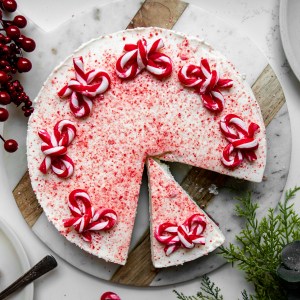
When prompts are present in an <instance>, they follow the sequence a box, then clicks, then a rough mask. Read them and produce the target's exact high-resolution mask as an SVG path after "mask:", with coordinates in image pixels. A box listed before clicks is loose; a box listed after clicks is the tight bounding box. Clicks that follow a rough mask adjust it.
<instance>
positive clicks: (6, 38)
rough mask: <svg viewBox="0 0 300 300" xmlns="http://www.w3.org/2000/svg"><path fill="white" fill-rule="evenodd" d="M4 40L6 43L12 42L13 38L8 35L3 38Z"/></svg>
mask: <svg viewBox="0 0 300 300" xmlns="http://www.w3.org/2000/svg"><path fill="white" fill-rule="evenodd" d="M3 42H4V44H9V43H10V42H11V38H10V37H8V36H6V37H5V38H4V39H3Z"/></svg>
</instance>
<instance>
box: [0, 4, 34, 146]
mask: <svg viewBox="0 0 300 300" xmlns="http://www.w3.org/2000/svg"><path fill="white" fill-rule="evenodd" d="M16 9H17V2H16V1H15V0H0V24H1V26H0V105H2V106H6V105H8V104H10V103H14V104H15V105H16V106H20V105H21V106H22V110H23V111H24V116H25V117H29V116H30V115H31V114H32V112H33V107H32V102H31V101H30V99H29V97H28V96H27V94H26V93H25V91H24V89H23V86H22V85H21V83H20V82H19V81H18V80H14V79H13V76H14V75H15V74H16V73H23V72H28V71H30V70H31V67H32V65H31V62H30V60H29V59H27V58H25V57H23V53H22V52H23V51H25V52H32V51H33V50H34V49H35V42H34V40H32V39H31V38H29V37H26V36H25V35H23V34H21V31H20V28H24V27H26V25H27V20H26V18H25V17H24V16H21V15H17V16H15V17H14V18H13V20H4V19H3V11H4V12H6V13H12V12H14V11H15V10H16ZM8 117H9V114H8V111H7V109H6V108H4V107H0V122H5V121H6V120H7V119H8ZM0 139H1V140H2V141H3V142H4V149H5V150H6V151H7V152H15V151H16V150H17V149H18V143H17V142H16V141H15V140H11V139H10V140H5V139H4V138H3V137H2V136H1V135H0Z"/></svg>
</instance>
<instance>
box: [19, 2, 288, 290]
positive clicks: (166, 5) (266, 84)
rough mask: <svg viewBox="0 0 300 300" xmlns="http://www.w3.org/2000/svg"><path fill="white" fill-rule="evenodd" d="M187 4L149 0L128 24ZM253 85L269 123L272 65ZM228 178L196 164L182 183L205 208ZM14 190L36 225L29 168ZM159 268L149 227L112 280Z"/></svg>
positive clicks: (278, 96) (273, 107)
mask: <svg viewBox="0 0 300 300" xmlns="http://www.w3.org/2000/svg"><path fill="white" fill-rule="evenodd" d="M187 7H188V4H187V3H184V2H182V1H178V0H159V1H158V0H146V1H145V2H144V4H143V5H142V6H141V8H140V9H139V11H138V12H137V13H136V15H135V16H134V18H133V19H132V21H131V22H130V23H129V25H128V27H127V28H134V27H142V26H159V27H164V28H168V29H171V28H173V26H174V25H175V24H176V22H177V20H178V19H179V18H180V16H181V15H182V14H183V12H184V11H185V9H186V8H187ZM252 89H253V92H254V94H255V96H256V98H257V100H258V102H259V104H260V107H261V110H262V114H263V118H264V121H265V124H266V126H268V125H269V124H270V123H271V121H272V120H273V118H274V117H275V116H277V115H278V113H279V111H280V110H281V109H282V107H283V105H284V104H285V98H284V94H283V91H282V88H281V85H280V83H279V81H278V79H277V77H276V75H275V73H274V71H273V70H272V68H271V67H270V66H269V65H267V66H266V67H265V68H264V70H263V71H262V73H261V74H260V76H259V77H258V78H257V80H256V81H255V83H254V84H253V86H252ZM270 95H272V101H270ZM227 180H228V178H227V177H226V176H223V175H220V174H217V173H214V172H210V171H207V170H202V169H199V168H194V167H193V168H192V169H191V170H190V171H189V173H188V175H187V176H186V177H185V178H184V180H183V181H182V186H183V188H184V189H185V190H186V191H187V192H188V193H189V194H190V195H191V196H192V197H193V198H194V200H195V201H196V202H197V203H198V204H199V205H200V206H201V207H203V208H205V207H209V204H210V200H211V199H212V198H213V194H212V193H210V192H209V187H210V186H211V185H212V184H214V185H216V186H218V187H221V186H223V185H225V184H226V182H227ZM199 187H201V188H202V189H201V190H202V192H199ZM13 194H14V197H15V200H16V203H17V205H18V207H19V209H20V211H21V213H22V215H23V217H24V219H25V220H26V222H27V223H28V225H29V226H30V227H33V226H34V225H35V224H36V222H37V220H38V219H39V218H40V216H41V214H42V213H43V210H42V208H41V207H40V205H39V203H38V201H37V199H36V197H35V194H34V192H33V190H32V188H31V183H30V178H29V174H28V171H27V172H26V173H25V174H24V176H23V178H22V179H21V180H20V182H19V183H18V184H17V186H16V187H15V189H14V191H13ZM74 247H75V246H74ZM54 251H55V249H54ZM179 270H180V269H179ZM159 272H161V271H160V270H158V269H155V268H154V267H153V265H152V262H151V253H150V236H149V231H147V232H145V234H144V236H143V237H142V238H141V239H140V241H139V242H138V243H137V244H136V245H135V247H134V248H133V249H132V251H131V252H130V255H129V258H128V262H127V264H126V265H125V266H122V267H119V268H118V269H117V270H116V271H115V272H114V274H113V275H112V277H111V279H110V280H111V281H112V282H116V283H121V284H128V285H135V286H148V285H150V284H152V282H153V280H154V279H155V278H156V277H157V275H158V274H159ZM187 279H191V278H186V280H187ZM175 282H176V281H175Z"/></svg>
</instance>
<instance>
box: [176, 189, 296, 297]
mask: <svg viewBox="0 0 300 300" xmlns="http://www.w3.org/2000/svg"><path fill="white" fill-rule="evenodd" d="M299 190H300V187H295V188H293V189H290V190H287V191H286V193H285V199H284V201H283V203H279V205H278V208H277V209H276V210H274V209H269V210H268V213H267V215H266V216H265V217H263V218H262V219H261V220H260V221H259V220H258V219H257V216H256V212H257V209H258V204H257V203H253V202H252V201H251V193H247V194H246V195H245V196H243V197H240V198H238V200H239V203H238V204H237V205H236V208H235V212H236V214H237V216H239V217H241V218H243V219H244V220H245V227H244V228H243V229H242V231H241V232H240V234H239V235H237V236H236V240H237V241H238V244H237V245H234V244H229V246H228V247H221V248H220V253H221V254H222V255H223V256H224V257H225V258H226V259H227V261H228V262H231V263H232V264H233V265H237V267H238V268H239V269H240V270H243V271H244V272H245V276H246V279H247V281H249V282H250V283H253V285H254V288H255V295H250V296H249V295H248V294H247V292H246V291H245V290H243V291H242V299H243V300H255V299H257V300H273V299H276V300H281V299H286V293H285V291H284V289H283V288H282V286H281V284H280V281H279V279H278V277H277V275H276V269H277V267H278V265H279V264H280V260H281V258H280V254H281V252H282V249H283V247H284V246H285V245H287V244H288V243H291V242H292V241H295V240H300V216H299V215H298V214H297V213H296V212H295V210H294V205H293V204H290V203H289V200H290V199H292V198H293V197H294V196H295V195H296V193H297V191H299ZM174 292H175V294H176V295H177V298H178V299H180V300H223V296H222V295H221V291H220V289H219V288H218V287H217V286H216V285H215V284H214V283H213V282H211V281H210V279H209V278H208V277H207V276H204V277H203V279H202V281H201V291H200V292H198V293H197V295H196V296H185V295H184V294H183V293H178V292H177V291H174Z"/></svg>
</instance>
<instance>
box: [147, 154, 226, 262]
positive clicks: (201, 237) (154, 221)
mask: <svg viewBox="0 0 300 300" xmlns="http://www.w3.org/2000/svg"><path fill="white" fill-rule="evenodd" d="M147 168H148V177H149V179H148V182H149V194H150V224H151V233H150V235H151V253H152V261H153V265H154V267H156V268H164V267H169V266H174V265H181V264H183V263H185V262H187V261H191V260H194V259H196V258H199V257H201V256H203V255H207V254H208V253H210V252H212V251H214V250H215V249H216V248H217V247H219V246H221V245H222V244H223V243H224V240H225V237H224V235H223V234H222V232H221V231H220V229H219V227H218V226H217V225H216V224H215V223H214V222H213V221H212V220H211V219H210V218H209V217H208V216H207V215H206V214H205V212H204V211H203V210H202V209H200V207H199V206H198V205H197V204H196V203H195V202H194V201H193V200H192V199H191V197H190V196H189V195H188V194H187V193H186V192H185V191H184V190H183V189H182V187H181V186H180V185H179V184H178V183H177V182H176V181H175V179H174V178H173V176H172V174H171V173H170V171H169V168H168V166H167V165H165V164H162V163H161V162H159V161H158V160H155V159H152V158H148V160H147ZM197 221H198V222H197ZM198 224H199V227H200V228H198V229H199V230H198V232H196V231H197V228H195V227H196V226H197V225H198ZM167 227H168V228H169V229H170V230H169V231H168V228H167ZM176 227H177V228H176ZM180 227H181V228H180ZM180 229H183V232H180ZM166 240H167V242H166Z"/></svg>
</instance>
